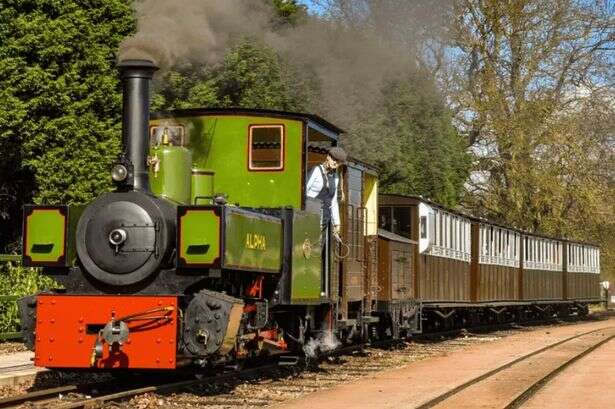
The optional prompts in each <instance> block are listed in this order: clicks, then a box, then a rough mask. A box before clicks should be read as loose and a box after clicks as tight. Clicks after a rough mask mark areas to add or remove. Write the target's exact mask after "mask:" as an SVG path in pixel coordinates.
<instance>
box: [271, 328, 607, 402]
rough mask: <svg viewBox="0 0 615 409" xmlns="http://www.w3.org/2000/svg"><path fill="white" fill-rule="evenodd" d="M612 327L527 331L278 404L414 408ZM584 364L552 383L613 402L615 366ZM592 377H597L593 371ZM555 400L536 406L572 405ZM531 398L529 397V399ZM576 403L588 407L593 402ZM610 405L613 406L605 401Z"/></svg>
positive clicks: (571, 369) (594, 360) (590, 361)
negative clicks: (520, 361)
mask: <svg viewBox="0 0 615 409" xmlns="http://www.w3.org/2000/svg"><path fill="white" fill-rule="evenodd" d="M614 326H615V319H614V318H611V319H609V320H604V321H598V322H583V323H579V324H575V325H567V326H561V327H551V328H548V329H544V328H543V329H539V330H532V331H528V332H523V333H520V334H515V335H512V336H510V337H506V338H502V339H499V340H497V341H494V342H491V343H488V344H485V345H470V346H467V347H465V348H462V349H460V350H458V351H455V352H453V353H450V354H448V355H446V356H438V357H433V358H428V359H425V360H422V361H418V362H413V363H410V364H409V365H407V366H405V367H404V368H401V369H395V370H389V371H383V372H379V373H376V374H374V375H371V376H368V377H365V378H362V379H360V380H358V381H356V382H352V383H347V384H344V385H340V386H336V387H334V388H331V389H329V390H326V391H319V392H315V393H312V394H309V395H306V396H303V397H301V398H299V399H296V400H294V401H290V402H285V403H281V404H279V405H276V406H274V407H275V408H286V409H291V408H292V409H317V408H327V409H334V408H415V407H417V406H420V405H421V404H423V403H425V402H427V401H429V400H430V399H433V398H435V397H437V396H439V395H440V394H442V393H445V392H447V391H449V390H451V389H453V388H455V387H457V386H459V385H461V384H463V383H465V382H467V381H469V380H471V379H474V378H476V377H478V376H480V375H482V374H484V373H485V372H487V371H489V370H492V369H495V368H496V367H498V366H500V365H503V364H505V363H507V362H511V361H513V360H515V359H517V358H519V357H521V356H523V355H525V354H527V353H529V352H532V351H535V350H538V349H540V348H543V347H544V346H546V345H548V344H552V343H554V342H557V341H560V340H563V339H565V338H568V337H570V336H573V335H576V334H579V333H582V332H586V331H591V330H595V329H600V328H607V327H614ZM602 348H605V350H604V351H606V352H604V354H605V356H609V355H608V354H609V353H612V350H613V349H614V348H615V347H613V342H609V343H608V344H607V345H604V346H603V347H601V349H602ZM608 351H611V352H608ZM597 352H599V351H598V350H597V351H595V353H597ZM593 356H595V355H594V354H590V355H588V356H587V357H586V358H584V359H583V360H581V361H579V362H578V363H577V364H581V363H583V361H584V360H585V359H587V358H590V357H593ZM610 359H611V360H610V362H611V363H612V362H614V361H613V358H612V357H611V358H610ZM592 363H593V364H592ZM577 364H575V365H573V366H571V367H569V369H570V371H574V369H573V368H574V366H576V365H577ZM585 364H586V365H587V368H588V369H587V370H586V371H585V372H584V373H585V375H583V373H580V372H577V373H576V377H577V379H576V380H574V378H570V379H569V380H567V381H566V382H568V383H562V384H556V383H554V384H553V387H554V388H555V387H557V388H560V389H558V390H563V389H567V393H568V394H570V395H571V396H573V395H576V396H577V398H576V399H577V401H578V400H582V401H583V400H584V399H583V396H584V395H586V394H598V393H600V394H601V395H602V396H603V399H604V400H606V401H610V402H615V389H613V388H612V386H610V385H607V383H608V382H609V381H608V380H610V379H613V377H614V376H615V367H613V366H612V365H611V366H609V365H603V364H600V363H599V361H596V359H587V360H586V361H585ZM600 365H602V366H600ZM599 367H600V368H599ZM592 368H593V369H600V372H599V373H600V374H601V376H602V379H603V382H602V383H596V384H595V386H592V385H593V384H592V383H591V380H590V379H588V377H589V376H590V375H589V371H590V370H591V369H592ZM591 377H592V378H593V375H591ZM557 379H559V377H558V378H557ZM562 379H565V378H562ZM562 382H564V381H562ZM607 386H608V387H607ZM543 392H544V393H548V389H545V390H544V391H543ZM557 393H558V392H557V390H555V389H554V392H552V396H553V395H557ZM476 399H477V400H476V404H477V407H480V406H483V405H481V402H480V399H481V398H480V396H477V397H476ZM551 402H552V404H551V405H550V406H545V402H544V401H540V400H537V401H536V404H535V405H538V406H533V407H540V408H562V407H566V408H568V407H574V406H568V404H567V403H568V402H566V404H564V406H561V405H560V403H561V402H560V401H558V400H557V398H553V400H552V401H551ZM531 403H532V402H531V401H530V402H528V403H527V404H528V405H529V404H531ZM578 407H584V408H586V407H589V406H578ZM595 407H605V406H595ZM606 407H609V406H608V405H607V406H606Z"/></svg>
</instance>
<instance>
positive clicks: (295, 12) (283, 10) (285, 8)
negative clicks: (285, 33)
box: [269, 0, 307, 27]
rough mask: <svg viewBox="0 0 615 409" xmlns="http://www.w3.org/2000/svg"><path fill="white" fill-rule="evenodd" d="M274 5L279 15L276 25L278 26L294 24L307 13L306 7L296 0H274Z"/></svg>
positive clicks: (277, 15)
mask: <svg viewBox="0 0 615 409" xmlns="http://www.w3.org/2000/svg"><path fill="white" fill-rule="evenodd" d="M269 1H270V0H269ZM273 7H274V10H275V11H276V17H277V20H276V21H274V25H276V26H278V27H280V26H283V25H288V24H290V25H294V24H296V23H297V21H299V20H300V19H301V18H303V17H305V15H306V14H307V9H306V7H305V6H304V5H301V4H298V3H297V1H296V0H273Z"/></svg>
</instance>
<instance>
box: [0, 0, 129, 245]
mask: <svg viewBox="0 0 615 409" xmlns="http://www.w3.org/2000/svg"><path fill="white" fill-rule="evenodd" d="M133 30H134V20H133V17H132V11H131V9H130V5H129V4H128V3H127V2H125V1H123V0H89V1H86V2H83V1H76V0H62V1H60V0H27V1H17V0H6V1H4V2H3V4H2V6H1V7H0V157H2V158H3V160H2V163H1V164H0V193H4V194H5V195H9V196H5V197H10V198H11V199H12V200H10V201H7V200H4V201H1V200H0V213H3V212H4V214H5V215H8V216H9V219H8V220H4V221H3V220H2V219H0V222H2V224H6V225H7V229H2V228H0V231H4V232H5V236H3V237H0V245H2V244H6V243H7V242H9V241H12V240H14V239H15V233H14V232H17V231H18V226H19V219H20V211H19V209H20V207H21V204H22V203H28V202H31V201H34V202H36V203H84V202H87V201H89V200H91V199H93V198H94V197H95V196H96V195H97V194H99V193H100V192H101V191H103V190H105V189H107V188H108V181H109V178H108V176H107V170H108V166H109V163H110V162H111V161H112V159H113V158H114V157H115V156H116V155H117V152H118V149H119V134H120V132H119V131H120V129H119V125H118V124H119V123H120V121H119V115H120V112H121V95H120V92H119V91H120V89H119V80H118V75H117V71H116V70H115V57H114V53H115V51H116V48H117V46H118V45H119V43H120V41H121V40H122V39H123V38H124V36H126V35H127V34H129V33H130V32H132V31H133ZM7 231H10V232H13V234H11V235H8V234H6V232H7Z"/></svg>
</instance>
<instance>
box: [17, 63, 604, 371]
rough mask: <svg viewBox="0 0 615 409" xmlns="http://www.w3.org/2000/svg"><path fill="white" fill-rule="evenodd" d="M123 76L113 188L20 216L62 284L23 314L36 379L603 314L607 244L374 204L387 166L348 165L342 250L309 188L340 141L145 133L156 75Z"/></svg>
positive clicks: (219, 112) (291, 125) (254, 128)
mask: <svg viewBox="0 0 615 409" xmlns="http://www.w3.org/2000/svg"><path fill="white" fill-rule="evenodd" d="M120 68H121V72H122V79H123V87H124V94H123V95H124V104H123V106H124V112H123V127H122V130H123V131H122V135H123V144H124V152H123V154H122V155H121V156H120V158H119V159H118V162H117V163H116V164H115V165H114V167H113V169H112V171H111V177H112V179H113V180H114V182H115V187H116V189H115V191H113V192H108V193H105V194H103V195H101V196H100V197H98V198H97V199H95V200H94V201H93V202H92V203H90V204H88V205H87V206H73V205H71V206H68V205H61V206H26V207H25V209H24V226H23V250H22V251H23V262H24V265H26V266H32V267H42V268H43V269H42V271H43V273H44V274H47V275H50V276H53V277H54V278H55V279H56V280H57V281H58V282H59V283H60V284H61V285H62V288H61V289H55V290H51V291H49V292H46V293H41V294H36V295H33V296H29V297H25V298H23V299H21V300H20V302H19V307H20V315H21V325H22V331H23V334H24V337H25V339H26V342H27V344H28V345H29V346H30V347H31V348H33V349H34V350H35V359H34V363H35V365H37V366H43V367H49V368H82V369H91V370H115V369H135V370H136V369H138V370H140V369H166V370H169V369H177V368H179V367H182V366H193V367H197V368H201V367H211V366H216V365H227V364H230V363H236V362H238V361H241V360H244V359H250V358H253V357H260V356H270V355H274V356H289V355H291V356H296V355H298V354H301V353H302V350H303V347H305V346H306V345H307V344H308V343H310V342H312V341H316V344H317V345H321V346H322V347H330V346H331V344H332V342H331V339H333V338H337V339H338V340H339V341H340V342H359V341H361V340H367V339H369V338H371V337H378V338H383V337H394V338H397V337H402V336H407V335H411V334H412V333H416V332H421V331H422V330H424V329H427V330H431V329H434V328H442V327H445V328H449V327H457V326H465V325H469V324H476V323H480V322H483V321H488V322H492V321H505V320H511V319H515V318H517V319H526V318H528V317H532V316H534V315H540V314H543V315H549V314H551V315H554V314H568V313H571V312H585V311H586V308H587V304H588V303H591V302H596V301H598V297H599V293H598V291H599V290H598V286H597V281H598V273H599V251H598V249H597V248H596V247H594V246H591V245H589V244H586V243H577V242H569V241H565V240H557V239H553V238H548V237H540V236H536V235H531V234H528V233H525V232H520V231H517V230H514V229H510V228H507V227H505V226H498V225H495V224H493V223H489V222H487V221H484V220H480V219H476V218H472V217H469V216H467V215H464V214H461V213H458V212H455V211H452V210H450V209H446V208H444V207H442V206H439V205H437V204H435V203H432V202H430V201H427V200H424V199H422V198H418V197H409V196H401V195H380V196H379V194H378V171H377V169H375V168H374V167H372V166H370V165H368V164H366V163H362V162H361V161H359V160H355V159H351V160H349V161H348V163H347V165H346V166H345V168H344V169H343V171H342V172H341V183H340V192H339V196H340V199H341V200H340V213H341V222H342V225H341V237H340V238H335V239H334V237H333V236H332V235H331V234H330V232H329V231H328V229H321V222H320V209H319V204H318V203H316V204H314V203H313V202H310V200H308V199H307V198H306V196H305V192H304V190H305V183H306V180H307V178H308V175H309V172H310V169H311V168H312V167H313V166H315V165H317V164H319V163H322V161H323V160H324V158H325V156H326V154H327V150H328V149H329V148H331V147H332V146H336V145H337V144H338V140H339V136H340V134H341V133H342V130H341V129H339V128H337V127H336V126H335V125H333V124H331V123H329V122H327V121H326V120H324V119H322V118H320V117H318V116H316V115H311V114H302V113H291V112H281V111H272V110H258V109H191V110H178V111H172V112H165V113H164V114H154V115H152V118H151V120H150V115H149V106H148V100H149V83H150V80H151V78H152V77H153V73H154V71H155V70H156V67H155V66H154V64H153V63H151V62H150V61H145V60H129V61H124V62H122V63H121V64H120ZM379 206H380V207H379ZM379 227H380V228H379ZM325 338H326V339H325ZM333 343H334V342H333Z"/></svg>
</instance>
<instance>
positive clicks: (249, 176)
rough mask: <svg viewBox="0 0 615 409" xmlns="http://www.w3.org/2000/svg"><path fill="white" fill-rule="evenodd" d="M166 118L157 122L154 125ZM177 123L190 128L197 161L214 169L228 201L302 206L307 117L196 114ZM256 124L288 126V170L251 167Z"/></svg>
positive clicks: (217, 188)
mask: <svg viewBox="0 0 615 409" xmlns="http://www.w3.org/2000/svg"><path fill="white" fill-rule="evenodd" d="M164 121H165V120H164V119H160V120H153V121H151V124H152V125H156V124H159V123H163V122H164ZM173 121H174V122H177V123H182V124H184V125H185V127H186V133H187V134H188V136H189V137H188V138H187V140H188V144H187V147H188V148H189V149H190V150H191V151H192V159H193V165H194V166H195V167H197V168H202V169H210V170H212V171H213V172H215V176H214V181H213V183H214V185H215V193H224V194H225V195H226V197H227V200H228V202H229V203H233V204H239V205H240V206H242V207H286V206H291V207H294V208H300V207H301V192H302V177H301V176H302V165H303V161H302V151H303V150H302V148H303V145H302V130H303V122H302V121H300V120H294V119H283V118H269V117H265V116H240V115H207V116H194V117H184V118H174V119H173ZM257 124H258V125H265V124H266V125H284V130H285V132H284V140H285V151H284V169H283V170H281V171H250V170H248V139H249V135H248V133H249V127H250V125H257ZM150 156H151V153H150ZM199 204H200V203H199Z"/></svg>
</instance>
